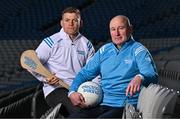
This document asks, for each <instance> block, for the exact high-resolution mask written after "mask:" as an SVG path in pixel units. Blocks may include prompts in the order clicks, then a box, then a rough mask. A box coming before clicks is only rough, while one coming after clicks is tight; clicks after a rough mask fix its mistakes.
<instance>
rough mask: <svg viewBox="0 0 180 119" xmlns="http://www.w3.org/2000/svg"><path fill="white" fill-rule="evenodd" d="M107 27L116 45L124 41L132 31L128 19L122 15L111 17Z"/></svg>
mask: <svg viewBox="0 0 180 119" xmlns="http://www.w3.org/2000/svg"><path fill="white" fill-rule="evenodd" d="M109 27H110V34H111V38H112V41H113V43H115V44H116V45H117V46H121V45H122V44H123V43H125V42H126V41H127V40H128V39H129V37H130V35H131V33H132V27H131V26H129V25H128V21H127V20H126V19H124V18H123V17H115V18H113V19H112V20H111V22H110V25H109Z"/></svg>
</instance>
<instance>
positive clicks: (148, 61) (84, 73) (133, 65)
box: [70, 39, 158, 107]
mask: <svg viewBox="0 0 180 119" xmlns="http://www.w3.org/2000/svg"><path fill="white" fill-rule="evenodd" d="M99 74H100V75H101V81H100V84H101V86H102V89H103V93H104V95H103V96H104V97H103V101H102V103H101V105H107V106H112V107H123V106H124V103H125V99H126V95H125V93H126V88H127V86H128V84H129V83H130V81H131V80H132V79H133V78H134V77H135V76H136V75H141V76H143V77H144V79H143V83H142V84H143V85H148V84H150V83H157V81H158V78H157V77H158V74H157V70H156V67H155V64H154V61H153V59H152V56H151V54H150V53H149V51H148V50H147V49H146V48H145V47H144V46H143V45H142V44H140V43H139V42H136V41H134V40H133V39H130V40H129V41H128V42H126V43H125V44H124V45H123V46H122V47H121V48H120V49H117V48H116V47H115V45H114V44H113V43H108V44H106V45H104V46H102V47H101V48H100V49H99V50H98V51H97V52H96V53H95V55H94V56H93V58H92V59H91V60H90V61H89V62H88V64H87V65H85V67H84V68H83V69H82V70H81V71H80V72H79V74H78V75H77V76H76V78H75V80H74V81H73V83H72V85H71V88H70V92H72V91H77V89H78V87H79V85H80V84H81V83H83V82H85V81H87V80H91V79H93V78H94V77H96V76H97V75H99ZM138 95H139V93H137V94H136V95H134V96H133V97H131V98H129V99H128V102H129V103H131V104H134V105H136V104H137V100H138Z"/></svg>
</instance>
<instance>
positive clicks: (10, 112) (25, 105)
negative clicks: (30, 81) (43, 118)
mask: <svg viewBox="0 0 180 119" xmlns="http://www.w3.org/2000/svg"><path fill="white" fill-rule="evenodd" d="M32 97H33V95H32V94H31V95H28V96H26V97H24V98H22V99H20V100H18V101H16V102H14V103H12V104H10V105H7V106H5V107H2V108H0V118H30V117H31V116H30V113H31V102H32Z"/></svg>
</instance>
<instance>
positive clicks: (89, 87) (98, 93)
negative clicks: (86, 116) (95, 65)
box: [77, 81, 102, 107]
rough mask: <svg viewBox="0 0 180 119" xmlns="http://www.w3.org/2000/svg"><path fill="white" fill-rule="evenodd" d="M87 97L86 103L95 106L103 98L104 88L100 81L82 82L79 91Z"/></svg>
mask: <svg viewBox="0 0 180 119" xmlns="http://www.w3.org/2000/svg"><path fill="white" fill-rule="evenodd" d="M77 92H79V93H81V94H82V95H83V97H84V98H85V104H86V105H87V106H88V107H94V106H96V105H97V104H99V103H100V102H101V100H102V89H101V87H100V85H99V84H98V83H95V82H92V81H87V82H84V83H82V84H81V85H80V86H79V88H78V91H77Z"/></svg>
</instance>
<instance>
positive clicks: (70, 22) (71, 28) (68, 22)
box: [61, 13, 80, 36]
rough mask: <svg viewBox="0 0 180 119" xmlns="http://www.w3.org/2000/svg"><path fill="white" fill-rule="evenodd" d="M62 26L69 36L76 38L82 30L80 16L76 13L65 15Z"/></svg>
mask: <svg viewBox="0 0 180 119" xmlns="http://www.w3.org/2000/svg"><path fill="white" fill-rule="evenodd" d="M61 26H62V28H63V29H64V31H65V32H66V33H67V34H68V35H70V36H76V35H77V33H78V32H79V28H80V16H79V15H77V14H75V13H65V14H64V15H63V17H62V20H61Z"/></svg>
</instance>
